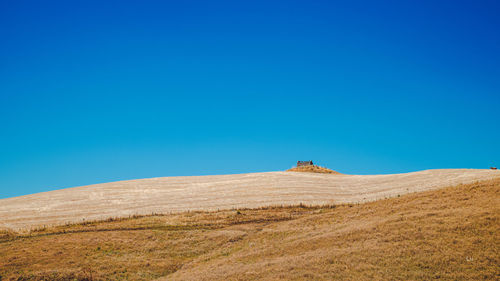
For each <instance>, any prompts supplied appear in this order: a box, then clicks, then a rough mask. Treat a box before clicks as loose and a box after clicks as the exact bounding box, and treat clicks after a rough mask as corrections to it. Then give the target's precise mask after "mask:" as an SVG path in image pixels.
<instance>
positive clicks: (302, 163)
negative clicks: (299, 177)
mask: <svg viewBox="0 0 500 281" xmlns="http://www.w3.org/2000/svg"><path fill="white" fill-rule="evenodd" d="M313 165H314V164H313V161H311V160H309V161H297V167H304V166H313Z"/></svg>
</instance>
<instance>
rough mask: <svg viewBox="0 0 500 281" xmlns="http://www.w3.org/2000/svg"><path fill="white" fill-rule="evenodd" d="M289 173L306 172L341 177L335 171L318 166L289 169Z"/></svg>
mask: <svg viewBox="0 0 500 281" xmlns="http://www.w3.org/2000/svg"><path fill="white" fill-rule="evenodd" d="M287 172H305V173H320V174H336V175H340V173H339V172H336V171H334V170H331V169H328V168H325V167H320V166H317V165H309V166H298V167H293V168H291V169H288V170H287Z"/></svg>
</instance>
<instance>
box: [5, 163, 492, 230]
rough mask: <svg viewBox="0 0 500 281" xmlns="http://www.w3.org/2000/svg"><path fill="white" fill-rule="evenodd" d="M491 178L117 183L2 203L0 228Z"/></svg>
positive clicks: (331, 199)
mask: <svg viewBox="0 0 500 281" xmlns="http://www.w3.org/2000/svg"><path fill="white" fill-rule="evenodd" d="M494 177H500V172H499V171H493V170H476V169H442V170H426V171H420V172H413V173H405V174H393V175H342V174H327V173H297V172H268V173H253V174H237V175H220V176H193V177H166V178H151V179H139V180H129V181H119V182H111V183H103V184H95V185H89V186H82V187H75V188H67V189H61V190H55V191H50V192H43V193H37V194H31V195H26V196H20V197H14V198H8V199H1V200H0V228H8V229H13V230H18V229H29V228H32V227H38V226H43V225H45V226H50V225H60V224H66V223H75V222H82V221H84V220H85V221H88V220H99V219H106V218H109V217H128V216H133V215H146V214H151V213H157V214H169V213H179V212H185V211H216V210H228V209H232V208H259V207H266V206H291V205H298V204H301V203H302V204H306V205H331V204H343V203H359V202H368V201H374V200H379V199H384V198H390V197H394V196H399V195H403V194H407V193H412V192H418V191H426V190H432V189H437V188H442V187H445V186H450V185H457V184H467V183H472V182H475V181H479V180H487V179H491V178H494Z"/></svg>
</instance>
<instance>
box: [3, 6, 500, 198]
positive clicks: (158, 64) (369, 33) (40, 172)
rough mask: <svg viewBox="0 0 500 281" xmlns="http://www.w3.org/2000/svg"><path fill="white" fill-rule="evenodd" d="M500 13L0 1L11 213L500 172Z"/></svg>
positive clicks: (484, 9)
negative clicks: (145, 193)
mask: <svg viewBox="0 0 500 281" xmlns="http://www.w3.org/2000/svg"><path fill="white" fill-rule="evenodd" d="M499 14H500V2H499V1H494V0H493V1H456V0H453V1H310V0H308V1H288V0H287V1H269V0H266V1H232V0H231V1H87V0H86V1H14V0H12V1H9V0H3V1H0V198H6V197H12V196H18V195H23V194H29V193H35V192H41V191H48V190H54V189H59V188H65V187H72V186H80V185H87V184H94V183H101V182H109V181H116V180H125V179H134V178H146V177H160V176H181V175H206V174H226V173H244V172H261V171H276V170H284V169H287V168H290V167H291V166H292V165H293V164H294V163H295V161H297V160H309V159H311V160H314V161H316V162H317V163H318V164H321V165H325V166H328V167H330V168H332V169H335V170H338V171H340V172H343V173H354V174H374V173H399V172H409V171H415V170H422V169H432V168H488V167H489V166H491V165H500V113H499V111H500V17H499V16H498V15H499Z"/></svg>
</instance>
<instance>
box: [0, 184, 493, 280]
mask: <svg viewBox="0 0 500 281" xmlns="http://www.w3.org/2000/svg"><path fill="white" fill-rule="evenodd" d="M499 253H500V179H498V178H497V179H491V180H485V181H482V182H476V183H472V184H467V185H459V186H454V187H447V188H441V189H438V190H431V191H425V192H420V193H412V194H407V195H403V196H400V197H398V196H396V197H395V198H390V199H385V200H379V201H374V202H368V203H363V204H341V205H337V206H334V205H332V206H322V207H319V206H318V207H307V206H295V207H269V208H260V209H239V210H227V211H214V212H201V211H198V212H185V213H180V214H170V215H150V216H143V217H131V218H121V219H109V220H106V221H100V222H86V223H80V224H71V225H61V226H56V227H50V228H40V229H37V230H32V231H30V232H13V231H4V232H3V233H2V234H1V235H0V276H1V277H2V280H127V279H128V280H151V279H159V280H434V279H441V280H499V278H500V255H499Z"/></svg>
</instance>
